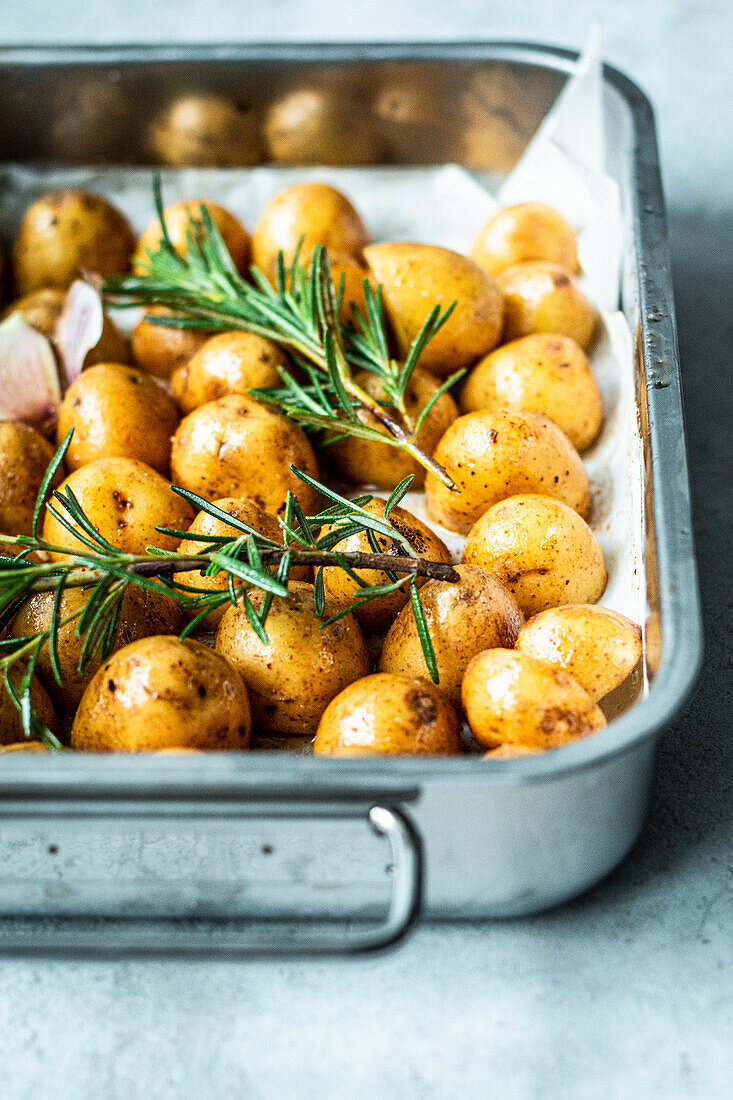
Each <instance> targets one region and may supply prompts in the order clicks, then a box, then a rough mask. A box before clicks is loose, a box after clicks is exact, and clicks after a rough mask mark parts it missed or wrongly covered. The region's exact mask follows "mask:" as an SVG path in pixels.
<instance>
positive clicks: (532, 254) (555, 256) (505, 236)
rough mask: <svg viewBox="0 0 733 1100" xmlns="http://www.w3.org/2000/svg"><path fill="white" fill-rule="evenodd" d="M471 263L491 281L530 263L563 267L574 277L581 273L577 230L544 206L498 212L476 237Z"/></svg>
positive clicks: (534, 204)
mask: <svg viewBox="0 0 733 1100" xmlns="http://www.w3.org/2000/svg"><path fill="white" fill-rule="evenodd" d="M471 259H472V260H474V261H475V262H476V263H477V264H478V265H479V267H482V268H483V269H484V271H486V272H488V274H489V275H491V276H492V277H495V276H496V275H499V274H500V273H501V272H502V271H504V270H506V268H507V267H513V266H514V264H521V263H526V262H527V261H528V260H546V261H548V262H549V263H555V264H560V266H561V267H564V268H565V269H566V270H567V271H572V272H573V273H575V272H577V271H578V270H579V266H578V244H577V240H576V235H575V230H574V229H573V227H572V225H570V223H569V222H568V221H566V220H565V218H563V216H562V214H559V213H558V212H557V210H553V208H552V207H551V206H547V205H546V204H545V203H543V202H522V203H518V204H517V205H516V206H506V207H504V209H503V210H499V211H498V212H497V213H496V214H494V216H493V218H490V219H489V220H488V221H487V223H486V225H485V226H484V227H483V228H482V230H481V232H480V233H479V234H478V236H477V237H476V240H475V241H474V243H473V248H472V249H471Z"/></svg>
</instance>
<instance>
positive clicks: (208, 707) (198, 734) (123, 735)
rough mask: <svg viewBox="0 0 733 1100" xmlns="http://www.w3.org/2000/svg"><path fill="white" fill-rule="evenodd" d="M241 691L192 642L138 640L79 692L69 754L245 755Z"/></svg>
mask: <svg viewBox="0 0 733 1100" xmlns="http://www.w3.org/2000/svg"><path fill="white" fill-rule="evenodd" d="M251 728H252V720H251V715H250V707H249V700H248V698H247V689H246V688H245V686H244V684H243V683H242V678H241V676H240V675H239V673H238V672H237V671H236V669H234V668H232V666H231V665H230V664H229V662H228V661H226V660H224V658H223V657H220V656H219V654H218V653H215V652H214V651H213V650H212V649H209V648H208V646H205V645H202V644H201V643H200V642H194V641H193V640H192V639H191V638H186V639H185V641H179V639H178V638H173V637H171V636H170V635H157V636H155V637H153V638H142V639H140V640H139V641H137V642H133V643H132V644H131V645H128V646H125V648H124V649H120V650H119V651H118V652H117V653H114V654H113V655H112V656H111V657H110V659H109V660H108V661H105V663H104V664H103V665H102V667H101V668H100V669H99V670H98V671H97V672H96V674H95V675H94V677H93V679H92V681H91V683H90V684H89V686H88V688H87V689H86V691H85V692H84V695H83V697H82V700H81V703H80V704H79V709H78V710H77V712H76V716H75V718H74V725H73V726H72V729H71V747H72V749H81V750H84V751H86V752H154V751H157V750H160V749H178V748H181V749H209V750H212V751H217V750H219V751H223V750H228V751H231V750H236V749H246V748H249V739H250V732H251Z"/></svg>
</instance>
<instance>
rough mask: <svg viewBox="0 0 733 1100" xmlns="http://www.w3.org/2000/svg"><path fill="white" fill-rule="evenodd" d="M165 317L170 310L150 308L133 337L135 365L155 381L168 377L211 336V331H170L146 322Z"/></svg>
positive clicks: (163, 326)
mask: <svg viewBox="0 0 733 1100" xmlns="http://www.w3.org/2000/svg"><path fill="white" fill-rule="evenodd" d="M168 314H170V310H169V309H166V307H165V306H151V307H150V308H149V309H148V310H147V312H146V314H145V317H143V319H142V321H140V322H139V324H138V325H136V326H135V330H134V332H133V334H132V354H133V357H134V359H135V362H136V363H137V365H138V366H139V367H142V368H143V370H146V371H149V372H150V374H154V375H156V377H158V378H170V377H171V375H173V374H174V373H175V372H176V371H177V370H178V368H179V367H182V366H183V365H184V364H185V363H187V362H188V361H189V359H190V358H191V356H192V355H195V354H196V352H197V351H198V350H199V348H202V347H203V346H204V344H206V343H207V342H208V341H209V340H210V339H211V336H212V333H211V332H204V331H202V330H201V329H192V328H172V327H170V326H167V325H156V324H154V323H153V322H152V321H149V320H148V317H150V316H151V315H152V316H153V317H165V316H166V315H168Z"/></svg>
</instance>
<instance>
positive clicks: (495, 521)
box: [463, 494, 606, 615]
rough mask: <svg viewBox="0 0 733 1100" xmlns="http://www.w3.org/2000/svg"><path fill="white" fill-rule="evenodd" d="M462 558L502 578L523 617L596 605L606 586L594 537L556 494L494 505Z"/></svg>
mask: <svg viewBox="0 0 733 1100" xmlns="http://www.w3.org/2000/svg"><path fill="white" fill-rule="evenodd" d="M463 560H464V562H465V563H466V564H468V565H480V566H481V567H482V568H483V569H487V570H488V571H489V573H493V574H494V575H495V576H496V577H498V578H499V580H500V581H502V582H503V583H504V584H505V585H506V586H507V588H508V589H509V591H510V592H511V593H512V595H513V596H514V598H515V600H516V601H517V603H518V604H519V607H520V609H521V610H522V611H523V612H524V614H525V615H537V614H538V613H539V612H540V611H544V610H546V608H548V607H559V606H560V605H561V604H573V603H595V601H596V600H599V599H600V598H601V596H602V594H603V590H604V588H605V587H606V567H605V565H604V562H603V553H602V551H601V548H600V546H599V545H598V542H597V541H596V537H595V535H594V534H593V532H592V531H591V529H590V527H589V526H588V524H587V523H586V522H585V520H584V519H582V518H581V517H580V516H579V515H578V513H577V512H575V511H573V509H572V508H569V507H568V506H567V504H563V503H562V501H559V500H553V499H552V497H545V496H539V495H536V494H527V495H519V496H512V497H509V498H508V499H507V500H502V501H499V503H498V504H494V505H493V507H491V508H489V510H488V511H487V512H485V513H484V514H483V515H482V516H481V518H480V519H479V520H478V522H477V523H475V524H474V526H473V527H472V528H471V532H470V534H469V536H468V540H467V542H466V547H465V550H464V552H463Z"/></svg>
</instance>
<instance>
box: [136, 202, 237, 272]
mask: <svg viewBox="0 0 733 1100" xmlns="http://www.w3.org/2000/svg"><path fill="white" fill-rule="evenodd" d="M202 206H203V207H205V208H206V210H207V211H208V213H209V216H210V217H211V220H212V221H213V223H214V225H215V226H216V228H217V229H218V230H219V233H220V234H221V237H222V240H223V241H224V244H225V246H226V249H227V251H228V252H229V255H230V256H231V258H232V262H233V264H234V266H235V267H236V269H237V271H239V272H240V273H241V274H242V275H246V273H247V266H248V264H249V253H250V240H249V233H248V232H247V230H246V229H245V228H244V226H243V225H242V223H241V222H240V221H238V219H237V218H235V217H234V215H233V214H231V213H230V212H229V211H228V210H226V209H225V208H224V207H223V206H220V205H219V203H218V202H210V201H209V200H208V199H189V200H188V201H187V202H174V203H173V204H172V205H171V206H166V208H165V210H164V211H163V217H164V218H165V225H166V229H167V230H168V237H169V238H170V242H171V244H172V245H173V247H174V249H175V250H176V252H177V253H178V254H179V256H185V255H186V253H187V252H188V242H187V240H186V234H187V233H188V231H189V229H190V227H191V219H193V221H194V222H195V223H196V224H197V225H200V224H201V207H202ZM162 240H163V232H162V230H161V227H160V219H159V218H154V219H153V220H152V221H151V223H150V225H149V226H148V228H147V229H146V230H145V232H144V233H143V234H142V235H141V236H140V237H139V238H138V241H137V245H136V247H135V255H134V256H133V259H132V266H133V269H134V270H135V271H137V272H139V273H140V272H142V273H144V272H145V270H146V263H147V253H148V252H149V251H150V252H157V251H158V249H159V248H160V245H161V242H162Z"/></svg>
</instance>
